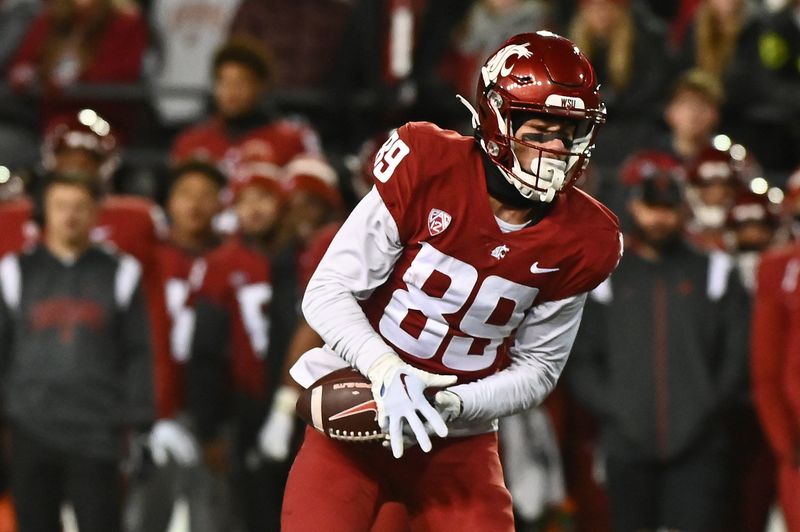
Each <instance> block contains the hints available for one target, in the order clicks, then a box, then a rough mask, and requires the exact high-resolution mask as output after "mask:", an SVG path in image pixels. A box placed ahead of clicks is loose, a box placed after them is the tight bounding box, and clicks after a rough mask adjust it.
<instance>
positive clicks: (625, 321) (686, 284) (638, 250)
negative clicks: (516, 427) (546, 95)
mask: <svg viewBox="0 0 800 532" xmlns="http://www.w3.org/2000/svg"><path fill="white" fill-rule="evenodd" d="M628 208H629V209H630V212H631V217H632V222H633V230H632V231H631V234H630V235H629V237H628V238H626V242H627V243H628V245H627V248H626V252H625V254H624V255H623V257H622V259H621V260H620V263H619V266H618V267H617V269H616V271H615V272H614V273H613V275H612V276H611V277H610V278H609V279H608V280H607V281H605V282H604V283H602V284H601V285H600V286H598V287H597V288H596V289H595V290H593V291H592V293H591V294H590V298H589V301H587V304H586V307H585V310H584V316H583V320H582V322H581V328H580V330H579V332H578V337H577V339H576V341H575V345H574V347H573V350H572V355H571V357H570V362H569V364H568V366H567V370H566V371H567V382H568V384H569V385H570V389H571V391H572V393H573V394H574V395H575V397H576V398H577V399H578V400H579V401H580V402H581V403H582V404H583V405H585V406H586V407H587V408H588V409H589V410H590V411H591V412H592V413H593V414H594V415H595V416H596V418H597V419H598V420H599V424H600V427H601V448H602V452H603V455H604V457H605V471H606V482H607V484H606V486H607V489H608V493H609V500H610V508H611V518H612V524H613V529H614V530H617V531H621V532H626V531H631V532H633V531H638V530H655V529H658V528H660V527H666V528H669V529H676V530H704V531H713V530H716V529H717V527H718V525H719V523H720V519H721V518H722V517H723V516H724V511H725V509H726V508H725V501H726V500H728V498H727V493H726V489H727V486H728V483H727V471H728V463H727V461H726V447H727V445H728V441H729V438H728V435H727V434H726V432H725V426H724V425H723V421H724V419H725V418H724V417H723V413H724V412H725V410H726V408H727V407H728V405H729V404H730V402H731V400H732V399H733V398H734V397H736V396H737V394H738V393H740V391H741V389H742V385H743V381H744V379H745V376H746V362H747V328H746V327H744V326H743V324H744V323H746V316H747V310H748V307H747V295H746V292H745V291H744V289H743V287H742V286H741V284H740V282H739V279H738V276H737V275H735V274H732V272H733V267H734V265H733V262H732V260H731V259H730V258H729V257H728V256H727V255H725V254H715V255H711V256H708V255H705V254H701V253H700V252H698V251H696V250H695V249H693V248H692V247H691V246H689V245H688V244H687V242H686V240H685V238H684V236H683V229H684V225H685V220H686V207H685V203H684V198H683V191H682V187H681V184H680V183H679V182H678V180H677V179H676V178H675V177H674V176H673V175H671V174H669V173H662V172H657V173H655V174H654V175H652V176H651V177H649V178H647V179H645V180H643V181H642V182H641V183H639V184H638V185H635V186H633V187H632V189H631V196H630V199H629V201H628Z"/></svg>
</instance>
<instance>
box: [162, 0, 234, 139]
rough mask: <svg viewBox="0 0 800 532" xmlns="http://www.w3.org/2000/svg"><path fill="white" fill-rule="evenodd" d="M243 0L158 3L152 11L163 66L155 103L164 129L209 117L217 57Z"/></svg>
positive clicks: (186, 0) (189, 0)
mask: <svg viewBox="0 0 800 532" xmlns="http://www.w3.org/2000/svg"><path fill="white" fill-rule="evenodd" d="M239 3H240V0H201V1H196V0H155V1H154V2H153V3H152V5H151V6H150V9H149V14H150V25H151V27H152V28H153V37H152V41H153V46H154V48H155V52H156V54H155V55H156V57H157V65H153V66H150V67H149V68H148V70H150V72H149V74H148V81H149V82H150V85H151V86H150V90H151V91H152V101H153V105H154V106H155V108H156V111H157V113H158V118H159V120H160V122H161V124H162V125H165V126H168V127H170V128H175V127H179V126H185V125H187V124H188V123H190V122H194V121H196V120H198V119H200V118H201V117H202V116H203V115H204V114H205V106H206V99H207V94H206V93H207V92H210V89H211V57H212V56H213V54H214V52H215V51H216V50H217V49H218V48H219V47H220V46H221V45H222V43H223V42H225V40H226V39H227V36H228V30H229V28H230V24H231V20H232V19H233V16H234V14H235V13H236V9H237V7H238V6H239Z"/></svg>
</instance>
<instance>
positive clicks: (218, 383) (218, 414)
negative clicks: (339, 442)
mask: <svg viewBox="0 0 800 532" xmlns="http://www.w3.org/2000/svg"><path fill="white" fill-rule="evenodd" d="M232 187H233V192H234V200H233V201H234V208H235V212H236V215H237V216H238V218H239V234H237V235H235V236H232V237H230V239H229V240H228V241H227V242H225V243H224V244H223V245H221V246H220V247H219V248H217V249H215V250H214V251H212V252H211V253H209V254H208V255H207V256H206V257H205V259H204V261H203V262H202V263H201V264H202V266H199V268H200V269H199V270H198V271H199V272H201V273H200V274H198V278H197V284H196V285H195V286H196V288H195V290H194V291H193V293H192V294H191V295H190V304H191V306H192V309H193V313H194V320H193V328H192V332H191V334H190V335H189V337H190V341H189V344H188V345H189V346H190V347H189V353H190V354H189V361H188V365H187V370H186V379H187V383H186V385H187V400H188V407H189V410H190V413H191V416H192V418H193V422H194V424H195V428H196V431H197V436H198V439H199V440H200V444H201V445H202V446H203V449H204V456H205V460H206V462H207V466H208V467H209V468H210V469H211V470H212V471H213V472H214V473H216V474H218V475H220V476H227V477H228V478H230V480H231V483H232V487H233V492H234V494H235V500H236V501H238V503H239V506H240V507H239V508H238V509H239V511H240V512H241V516H242V517H243V520H244V525H245V527H246V529H247V530H251V531H254V532H255V531H261V530H279V528H280V526H279V515H280V504H281V500H282V494H283V487H284V483H285V476H286V466H285V465H284V464H276V463H271V462H262V461H260V460H259V459H258V454H257V441H258V440H257V435H258V430H259V428H260V426H261V423H262V422H263V420H264V416H265V414H266V409H267V400H268V393H269V390H268V383H269V382H270V377H269V376H268V375H267V367H266V365H265V360H266V359H267V358H269V357H270V356H271V355H272V348H273V346H272V345H270V339H271V332H272V331H271V330H272V328H273V327H274V324H272V323H270V321H269V316H270V312H269V309H270V305H271V304H272V299H273V280H275V281H277V280H278V279H276V278H275V277H273V273H272V265H271V259H270V256H271V254H272V253H274V252H275V247H276V245H277V238H276V237H277V233H278V222H279V220H280V219H281V216H282V211H283V207H284V202H285V198H284V194H285V193H284V191H283V188H282V187H281V185H280V183H279V182H278V181H276V180H275V179H273V178H272V177H270V176H268V175H263V174H247V173H245V174H239V175H237V176H233V177H232ZM193 283H194V280H193ZM284 334H287V333H286V331H284ZM287 335H288V334H287ZM226 428H228V429H229V431H230V432H231V433H232V434H231V437H230V438H226Z"/></svg>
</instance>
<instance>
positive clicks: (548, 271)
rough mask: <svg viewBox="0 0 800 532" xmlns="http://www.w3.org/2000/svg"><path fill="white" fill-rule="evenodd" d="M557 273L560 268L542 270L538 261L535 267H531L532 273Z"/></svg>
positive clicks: (534, 264)
mask: <svg viewBox="0 0 800 532" xmlns="http://www.w3.org/2000/svg"><path fill="white" fill-rule="evenodd" d="M557 271H558V268H540V267H539V261H538V260H537V261H536V262H534V263H533V266H531V273H551V272H557Z"/></svg>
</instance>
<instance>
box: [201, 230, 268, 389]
mask: <svg viewBox="0 0 800 532" xmlns="http://www.w3.org/2000/svg"><path fill="white" fill-rule="evenodd" d="M204 262H205V268H204V272H202V275H203V277H202V281H201V282H200V283H201V284H200V287H199V289H198V290H197V291H196V293H195V294H193V295H192V300H194V301H199V300H201V299H204V300H206V301H209V302H211V303H212V304H214V305H215V306H217V307H219V308H221V309H223V310H224V311H225V312H226V314H227V316H228V339H227V341H226V342H225V345H226V347H227V350H228V351H227V353H228V360H229V362H230V367H231V377H232V381H233V387H234V389H235V390H236V391H239V392H243V393H245V394H246V395H248V396H250V397H254V398H263V397H266V367H265V364H264V359H265V357H266V354H267V349H268V347H269V342H268V341H269V320H268V312H267V311H268V305H269V303H270V301H271V299H272V276H271V272H270V265H269V262H268V259H267V257H266V256H265V255H264V254H262V253H260V252H258V251H256V250H254V249H252V248H250V247H248V246H247V245H245V244H244V243H243V242H242V240H241V238H239V237H233V238H231V239H230V240H229V241H227V242H226V243H225V244H223V245H221V246H220V247H219V248H217V249H215V250H214V251H212V252H211V253H209V254H208V256H207V257H206V259H205V261H204ZM195 334H197V332H195Z"/></svg>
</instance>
